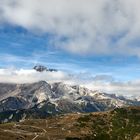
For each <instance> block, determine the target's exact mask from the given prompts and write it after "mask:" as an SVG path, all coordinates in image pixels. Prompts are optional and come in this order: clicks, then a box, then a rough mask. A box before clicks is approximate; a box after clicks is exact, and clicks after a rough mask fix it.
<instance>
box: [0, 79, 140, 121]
mask: <svg viewBox="0 0 140 140" xmlns="http://www.w3.org/2000/svg"><path fill="white" fill-rule="evenodd" d="M130 105H133V106H140V101H138V100H133V99H132V100H130V99H126V98H125V97H118V96H116V95H114V94H112V95H111V94H106V93H100V92H97V91H92V90H89V89H87V88H84V87H80V86H71V85H67V84H64V83H53V84H49V83H47V82H45V81H40V82H36V83H32V84H0V116H1V115H2V114H7V115H9V116H10V115H11V113H12V114H15V116H21V117H19V119H22V116H27V117H29V116H34V117H36V118H39V117H41V118H45V117H47V116H49V115H55V114H60V113H73V112H81V113H82V112H97V111H106V110H110V109H114V108H116V107H124V106H130ZM25 114H26V115H25ZM4 116H5V115H3V117H0V119H1V120H0V121H3V119H4ZM13 116H14V115H13ZM2 118H3V119H2Z"/></svg>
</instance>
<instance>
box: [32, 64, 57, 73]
mask: <svg viewBox="0 0 140 140" xmlns="http://www.w3.org/2000/svg"><path fill="white" fill-rule="evenodd" d="M33 69H34V70H36V71H38V72H43V71H50V72H53V71H57V70H56V69H50V68H47V67H45V66H43V65H36V66H34V67H33Z"/></svg>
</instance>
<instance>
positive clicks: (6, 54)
mask: <svg viewBox="0 0 140 140" xmlns="http://www.w3.org/2000/svg"><path fill="white" fill-rule="evenodd" d="M50 38H53V35H49V34H45V35H44V34H40V35H37V34H35V33H32V32H29V31H27V30H26V29H24V28H22V27H18V26H11V25H6V26H2V28H1V29H0V56H1V57H0V59H1V61H0V67H1V68H7V67H17V68H26V69H27V68H32V67H33V66H34V65H36V64H42V65H45V66H48V67H51V68H56V69H59V70H64V71H68V72H72V73H78V72H79V73H80V72H90V73H92V74H93V75H97V74H106V75H112V76H114V77H116V78H118V79H119V80H132V79H135V78H140V66H139V64H140V60H139V58H138V57H135V56H131V57H130V56H122V55H113V56H111V55H110V56H106V55H92V54H89V55H88V54H87V55H85V54H84V55H82V54H81V55H80V54H73V53H71V52H68V51H65V50H63V49H59V48H56V47H54V46H50V44H49V43H48V42H49V39H50Z"/></svg>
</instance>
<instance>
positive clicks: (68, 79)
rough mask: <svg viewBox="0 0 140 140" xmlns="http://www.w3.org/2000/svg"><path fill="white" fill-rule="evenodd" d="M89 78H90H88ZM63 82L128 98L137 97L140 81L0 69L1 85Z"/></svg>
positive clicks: (102, 76) (100, 76) (101, 76)
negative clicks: (120, 80)
mask: <svg viewBox="0 0 140 140" xmlns="http://www.w3.org/2000/svg"><path fill="white" fill-rule="evenodd" d="M89 77H90V78H89ZM42 80H44V81H47V82H49V83H53V82H63V83H66V84H72V85H77V84H79V85H81V86H84V87H87V88H89V89H91V90H99V91H102V92H107V93H116V94H120V95H125V96H130V95H133V96H135V95H139V93H140V86H139V85H140V81H139V80H138V81H129V82H117V81H116V80H115V78H114V77H112V76H110V75H96V76H92V75H89V76H88V77H87V74H85V75H84V74H82V73H81V74H69V73H66V72H63V71H56V72H55V71H54V72H49V71H44V72H37V71H35V70H29V69H26V70H25V69H19V70H17V69H0V82H1V83H33V82H38V81H42Z"/></svg>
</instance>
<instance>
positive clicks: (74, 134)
mask: <svg viewBox="0 0 140 140" xmlns="http://www.w3.org/2000/svg"><path fill="white" fill-rule="evenodd" d="M139 118H140V107H128V108H117V109H114V110H112V111H106V112H96V113H82V114H73V113H72V114H65V115H59V116H53V117H49V118H47V119H28V120H24V121H22V122H19V123H8V124H0V139H2V140H7V139H8V138H9V139H11V137H12V140H17V139H21V140H22V139H24V140H29V139H33V138H35V137H37V139H39V140H54V139H57V140H60V139H61V140H139V139H140V119H139ZM5 133H6V134H5Z"/></svg>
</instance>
